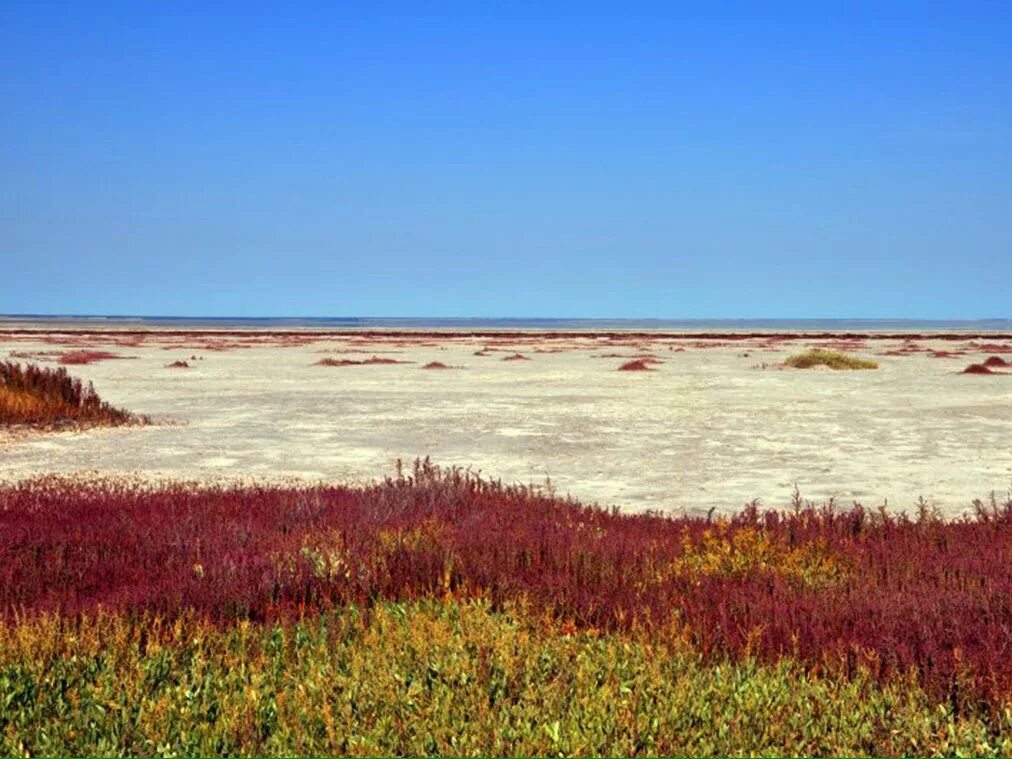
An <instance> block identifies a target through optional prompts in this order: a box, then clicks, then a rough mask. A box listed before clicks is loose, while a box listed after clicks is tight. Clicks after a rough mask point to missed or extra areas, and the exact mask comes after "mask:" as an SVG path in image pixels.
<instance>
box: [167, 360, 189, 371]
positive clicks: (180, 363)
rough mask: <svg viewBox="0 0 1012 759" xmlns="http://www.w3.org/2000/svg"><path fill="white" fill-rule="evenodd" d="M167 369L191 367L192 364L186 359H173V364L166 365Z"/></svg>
mask: <svg viewBox="0 0 1012 759" xmlns="http://www.w3.org/2000/svg"><path fill="white" fill-rule="evenodd" d="M165 368H166V369H189V368H190V365H189V364H188V363H186V362H185V361H173V362H172V363H171V364H166V365H165Z"/></svg>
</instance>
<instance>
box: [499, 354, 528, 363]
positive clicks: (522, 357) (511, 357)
mask: <svg viewBox="0 0 1012 759" xmlns="http://www.w3.org/2000/svg"><path fill="white" fill-rule="evenodd" d="M530 360H531V359H530V358H529V357H527V356H525V355H524V354H523V353H513V354H511V355H509V356H504V357H503V361H530Z"/></svg>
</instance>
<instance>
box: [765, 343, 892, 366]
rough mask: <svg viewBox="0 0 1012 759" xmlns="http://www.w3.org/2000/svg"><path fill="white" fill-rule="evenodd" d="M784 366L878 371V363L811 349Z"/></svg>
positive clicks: (789, 359)
mask: <svg viewBox="0 0 1012 759" xmlns="http://www.w3.org/2000/svg"><path fill="white" fill-rule="evenodd" d="M784 366H792V367H794V368H795V369H810V368H812V367H813V366H828V367H829V368H830V369H878V361H872V360H870V359H864V358H858V357H857V356H850V355H847V354H846V353H841V352H840V351H831V350H825V349H824V348H811V349H809V350H807V351H805V352H804V353H796V354H794V355H793V356H790V357H788V359H787V360H786V361H784Z"/></svg>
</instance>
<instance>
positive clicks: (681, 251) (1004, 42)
mask: <svg viewBox="0 0 1012 759" xmlns="http://www.w3.org/2000/svg"><path fill="white" fill-rule="evenodd" d="M272 6H273V7H272ZM0 262H2V268H0V313H92V314H103V313H105V314H108V313H114V314H146V315H232V316H281V315H292V316H343V315H360V316H492V317H494V316H571V317H673V318H678V317H690V318H691V317H703V318H705V317H732V318H734V317H786V318H796V317H923V318H977V317H1008V316H1010V315H1012V306H1010V304H1012V2H994V3H978V2H968V1H966V0H964V1H962V2H952V3H932V2H887V1H885V0H880V1H878V2H867V3H860V2H840V3H831V2H821V1H819V0H805V1H804V2H797V3H778V2H754V3H724V2H699V3H694V4H690V3H678V2H661V3H656V4H653V3H650V4H645V3H633V2H622V3H618V2H615V3H610V4H595V3H592V2H580V3H565V4H563V3H558V4H555V3H546V2H531V3H524V2H503V3H493V2H462V3H456V4H451V3H423V2H404V3H386V2H368V3H344V2H321V3H318V4H305V3H298V2H294V3H275V4H271V5H267V4H264V5H259V4H254V3H247V2H243V3H236V4H227V3H221V2H207V0H203V1H202V2H199V3H193V4H187V3H174V2H173V3H157V2H128V3H122V4H120V3H113V2H101V3H94V4H88V3H74V2H70V3H38V2H25V1H21V2H18V1H17V0H6V2H3V3H2V8H0Z"/></svg>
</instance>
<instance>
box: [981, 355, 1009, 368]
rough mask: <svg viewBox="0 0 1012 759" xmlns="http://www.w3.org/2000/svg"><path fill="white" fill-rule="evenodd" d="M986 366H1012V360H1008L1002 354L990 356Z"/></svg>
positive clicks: (985, 362) (986, 360)
mask: <svg viewBox="0 0 1012 759" xmlns="http://www.w3.org/2000/svg"><path fill="white" fill-rule="evenodd" d="M984 366H998V367H1005V366H1012V361H1006V360H1005V359H1003V358H1002V357H1001V356H988V357H987V359H985V361H984Z"/></svg>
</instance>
